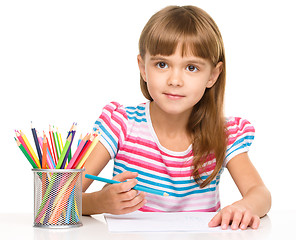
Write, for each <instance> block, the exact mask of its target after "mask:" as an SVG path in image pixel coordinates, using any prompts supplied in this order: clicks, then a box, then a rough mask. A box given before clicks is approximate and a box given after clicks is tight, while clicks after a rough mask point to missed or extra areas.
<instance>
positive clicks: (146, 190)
mask: <svg viewBox="0 0 296 240" xmlns="http://www.w3.org/2000/svg"><path fill="white" fill-rule="evenodd" d="M85 177H86V178H89V179H92V180H96V181H101V182H105V183H110V184H116V183H122V182H119V181H116V180H111V179H107V178H102V177H97V176H93V175H90V174H85ZM133 189H135V190H138V191H142V192H147V193H152V194H156V195H160V196H165V197H167V196H169V194H168V193H166V192H163V191H160V190H156V189H152V188H147V187H143V186H140V185H138V184H137V185H136V186H134V187H133Z"/></svg>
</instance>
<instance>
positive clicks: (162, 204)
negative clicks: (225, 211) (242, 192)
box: [148, 199, 216, 212]
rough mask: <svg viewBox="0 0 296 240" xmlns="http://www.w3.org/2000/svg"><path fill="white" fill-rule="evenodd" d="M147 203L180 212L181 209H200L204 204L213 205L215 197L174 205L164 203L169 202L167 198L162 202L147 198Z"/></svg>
mask: <svg viewBox="0 0 296 240" xmlns="http://www.w3.org/2000/svg"><path fill="white" fill-rule="evenodd" d="M148 202H149V204H153V205H157V206H159V207H161V208H163V209H167V211H169V212H180V211H183V209H196V208H198V209H200V208H202V207H205V206H213V205H214V204H215V203H216V199H212V200H211V201H207V202H191V203H190V204H185V203H183V201H182V204H180V202H179V204H176V205H169V204H166V203H168V202H170V201H169V200H166V201H162V202H155V201H153V199H149V200H148Z"/></svg>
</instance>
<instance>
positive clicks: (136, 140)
mask: <svg viewBox="0 0 296 240" xmlns="http://www.w3.org/2000/svg"><path fill="white" fill-rule="evenodd" d="M134 134H135V133H134ZM126 141H127V142H130V143H136V144H139V145H142V146H145V147H148V148H152V149H154V150H156V151H159V152H160V154H162V155H164V156H167V157H173V158H178V159H183V158H188V157H190V156H192V151H190V152H189V153H187V154H186V155H183V156H174V155H170V154H167V153H165V152H163V151H161V150H160V149H159V148H158V146H157V144H156V143H155V142H153V141H149V140H146V139H143V138H139V137H134V136H131V135H129V136H127V137H126Z"/></svg>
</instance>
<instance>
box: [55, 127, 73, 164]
mask: <svg viewBox="0 0 296 240" xmlns="http://www.w3.org/2000/svg"><path fill="white" fill-rule="evenodd" d="M71 139H72V133H70V135H69V137H68V138H67V141H66V143H65V146H64V148H63V151H62V153H61V156H60V158H59V161H58V163H57V166H56V169H60V168H61V166H62V164H63V161H64V158H65V156H66V153H67V151H68V148H69V146H70V143H71Z"/></svg>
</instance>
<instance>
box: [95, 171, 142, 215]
mask: <svg viewBox="0 0 296 240" xmlns="http://www.w3.org/2000/svg"><path fill="white" fill-rule="evenodd" d="M137 176H138V173H135V172H129V171H126V172H123V173H120V174H118V175H116V176H115V177H114V178H113V180H116V181H120V182H122V183H118V184H107V185H105V186H104V187H103V189H102V190H101V191H99V192H96V193H97V197H96V202H97V203H96V204H98V206H99V208H100V210H101V211H100V212H104V213H111V214H117V215H118V214H126V213H130V212H134V211H136V210H138V209H139V208H141V207H143V206H144V205H145V204H146V202H147V200H146V199H145V196H146V193H144V192H139V191H137V190H134V189H132V188H133V187H134V186H135V185H136V184H137V183H138V181H137V179H135V178H136V177H137ZM128 179H130V180H128ZM126 180H128V181H126ZM124 181H126V182H124Z"/></svg>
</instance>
